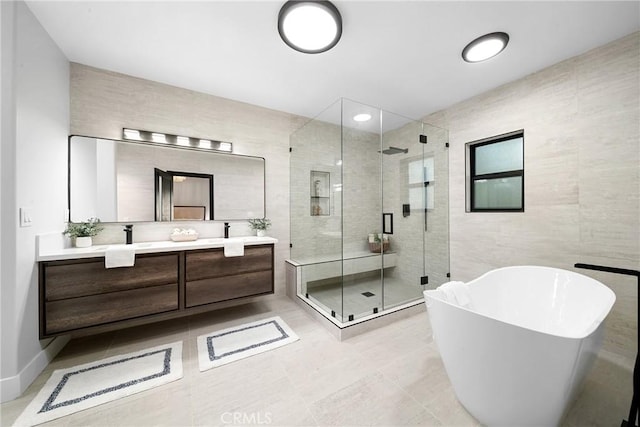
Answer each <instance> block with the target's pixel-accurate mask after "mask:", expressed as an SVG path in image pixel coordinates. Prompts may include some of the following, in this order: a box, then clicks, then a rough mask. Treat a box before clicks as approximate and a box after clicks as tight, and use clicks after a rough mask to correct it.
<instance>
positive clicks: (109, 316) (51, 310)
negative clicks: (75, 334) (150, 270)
mask: <svg viewBox="0 0 640 427" xmlns="http://www.w3.org/2000/svg"><path fill="white" fill-rule="evenodd" d="M177 309H178V284H177V283H173V284H170V285H162V286H154V287H147V288H142V289H131V290H126V291H120V292H109V293H105V294H101V295H89V296H83V297H79V298H70V299H62V300H57V301H51V302H46V303H45V307H44V315H45V319H46V321H45V325H46V326H45V335H49V334H56V333H60V332H64V331H70V330H74V329H80V328H84V327H88V326H96V325H102V324H105V323H110V322H116V321H119V320H125V319H132V318H136V317H142V316H146V315H150V314H157V313H164V312H167V311H171V310H177Z"/></svg>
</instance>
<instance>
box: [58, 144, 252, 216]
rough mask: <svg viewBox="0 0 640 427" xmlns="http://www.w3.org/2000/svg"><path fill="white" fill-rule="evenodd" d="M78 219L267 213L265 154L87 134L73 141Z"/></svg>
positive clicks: (73, 206)
mask: <svg viewBox="0 0 640 427" xmlns="http://www.w3.org/2000/svg"><path fill="white" fill-rule="evenodd" d="M69 205H70V206H69V207H70V219H71V221H74V222H79V221H85V220H86V219H87V218H92V217H98V218H100V219H101V220H102V221H104V222H135V221H180V220H189V221H195V220H205V221H206V220H219V221H220V220H244V219H249V218H262V217H264V159H263V158H260V157H251V156H241V155H234V154H222V153H216V152H211V151H202V150H193V149H184V148H178V147H175V146H171V147H168V146H167V147H165V146H157V145H150V144H146V143H135V142H128V141H117V140H109V139H101V138H93V137H84V136H72V137H70V138H69Z"/></svg>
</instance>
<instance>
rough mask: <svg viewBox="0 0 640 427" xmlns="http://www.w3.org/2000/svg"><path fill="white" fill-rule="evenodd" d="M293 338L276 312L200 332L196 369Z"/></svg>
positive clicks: (214, 364)
mask: <svg viewBox="0 0 640 427" xmlns="http://www.w3.org/2000/svg"><path fill="white" fill-rule="evenodd" d="M297 340H298V336H297V335H296V334H295V332H293V331H292V330H291V328H289V326H288V325H287V324H286V323H284V321H283V320H282V319H281V318H280V317H278V316H276V317H271V318H268V319H264V320H259V321H257V322H251V323H246V324H244V325H240V326H234V327H232V328H227V329H222V330H220V331H216V332H211V333H209V334H205V335H200V336H199V337H198V362H199V365H200V371H206V370H207V369H211V368H214V367H216V366H220V365H224V364H226V363H230V362H234V361H236V360H240V359H244V358H245V357H249V356H253V355H254V354H258V353H263V352H265V351H268V350H272V349H274V348H277V347H281V346H283V345H286V344H289V343H292V342H294V341H297Z"/></svg>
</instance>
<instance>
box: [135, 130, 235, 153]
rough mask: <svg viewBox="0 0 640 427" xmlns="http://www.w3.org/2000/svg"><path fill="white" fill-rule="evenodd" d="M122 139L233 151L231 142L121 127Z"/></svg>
mask: <svg viewBox="0 0 640 427" xmlns="http://www.w3.org/2000/svg"><path fill="white" fill-rule="evenodd" d="M122 139H126V140H129V141H142V142H153V143H157V144H166V145H177V146H180V147H189V148H199V149H206V150H213V151H224V152H226V153H231V152H233V144H232V143H231V142H224V141H214V140H211V139H200V138H191V137H188V136H180V135H170V134H168V133H159V132H149V131H145V130H137V129H127V128H123V129H122Z"/></svg>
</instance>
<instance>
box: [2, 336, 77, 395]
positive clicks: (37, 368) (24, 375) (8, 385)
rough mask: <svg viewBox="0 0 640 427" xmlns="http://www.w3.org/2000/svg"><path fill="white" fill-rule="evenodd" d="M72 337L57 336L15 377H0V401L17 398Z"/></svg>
mask: <svg viewBox="0 0 640 427" xmlns="http://www.w3.org/2000/svg"><path fill="white" fill-rule="evenodd" d="M70 339H71V338H70V337H68V336H62V337H56V338H54V339H53V340H52V341H51V342H50V343H49V345H47V346H46V347H45V348H43V349H42V350H40V352H39V353H38V354H37V355H36V356H35V357H34V358H33V359H31V362H29V363H28V364H27V365H26V366H25V367H24V368H23V369H22V371H20V372H19V373H18V375H14V376H13V377H8V378H0V403H4V402H8V401H10V400H13V399H17V398H18V397H20V396H21V395H22V393H24V391H25V390H26V389H27V387H29V385H31V383H32V382H33V381H34V380H35V379H36V378H37V377H38V375H40V373H41V372H42V371H44V369H45V368H46V367H47V365H48V364H49V363H50V362H51V361H52V360H53V358H54V357H56V355H57V354H58V353H59V352H60V350H62V348H63V347H64V346H65V345H67V343H68V342H69V340H70Z"/></svg>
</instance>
